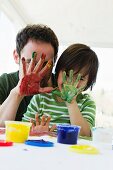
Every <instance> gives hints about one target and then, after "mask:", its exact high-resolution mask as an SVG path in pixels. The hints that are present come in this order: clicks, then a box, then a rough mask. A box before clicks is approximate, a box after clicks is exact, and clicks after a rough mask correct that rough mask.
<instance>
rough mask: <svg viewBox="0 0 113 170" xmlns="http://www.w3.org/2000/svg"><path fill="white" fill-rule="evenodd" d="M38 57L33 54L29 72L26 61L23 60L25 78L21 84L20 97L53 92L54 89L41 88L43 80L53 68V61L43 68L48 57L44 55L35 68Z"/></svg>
mask: <svg viewBox="0 0 113 170" xmlns="http://www.w3.org/2000/svg"><path fill="white" fill-rule="evenodd" d="M36 55H37V54H36V53H35V52H33V54H32V59H31V62H30V64H29V67H28V69H27V70H26V61H25V59H24V58H22V66H23V77H22V79H21V80H20V82H19V87H20V95H33V94H37V93H46V92H51V91H52V90H53V88H52V87H44V88H42V87H40V83H41V80H42V79H43V77H44V76H45V75H46V73H47V72H48V71H49V69H51V67H52V61H51V60H49V61H48V62H47V64H46V65H45V66H44V67H43V64H44V62H45V57H46V55H45V54H42V56H41V58H40V60H39V62H38V63H37V64H36V66H35V63H36ZM42 67H43V68H42Z"/></svg>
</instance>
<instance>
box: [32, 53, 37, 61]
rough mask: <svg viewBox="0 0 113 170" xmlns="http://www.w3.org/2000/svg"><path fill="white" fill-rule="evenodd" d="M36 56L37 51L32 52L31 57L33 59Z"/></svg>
mask: <svg viewBox="0 0 113 170" xmlns="http://www.w3.org/2000/svg"><path fill="white" fill-rule="evenodd" d="M36 56H37V53H36V52H35V51H34V52H33V53H32V58H33V59H34V58H35V57H36Z"/></svg>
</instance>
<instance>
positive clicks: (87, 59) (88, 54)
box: [55, 44, 99, 90]
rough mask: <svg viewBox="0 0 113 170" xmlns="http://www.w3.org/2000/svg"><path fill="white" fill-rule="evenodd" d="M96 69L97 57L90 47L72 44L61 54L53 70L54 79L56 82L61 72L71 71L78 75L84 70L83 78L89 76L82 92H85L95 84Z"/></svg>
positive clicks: (97, 65) (97, 64)
mask: <svg viewBox="0 0 113 170" xmlns="http://www.w3.org/2000/svg"><path fill="white" fill-rule="evenodd" d="M98 67H99V61H98V57H97V55H96V53H95V52H94V51H93V50H92V49H91V48H90V47H88V46H86V45H84V44H73V45H71V46H69V47H68V48H67V49H66V50H65V51H64V52H63V53H62V54H61V56H60V58H59V60H58V62H57V65H56V68H55V78H56V80H57V79H58V75H59V72H60V71H61V70H65V71H66V73H68V72H69V70H71V69H73V70H76V73H78V72H79V71H80V70H81V69H83V68H85V73H84V76H86V75H89V77H88V82H87V86H86V88H85V89H84V90H87V89H88V88H89V87H90V88H91V90H92V87H93V85H94V83H95V82H96V77H97V72H98Z"/></svg>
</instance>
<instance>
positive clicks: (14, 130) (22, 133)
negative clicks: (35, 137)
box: [5, 121, 32, 143]
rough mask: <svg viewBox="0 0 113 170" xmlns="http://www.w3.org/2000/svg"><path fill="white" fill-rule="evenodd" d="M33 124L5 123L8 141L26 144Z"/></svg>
mask: <svg viewBox="0 0 113 170" xmlns="http://www.w3.org/2000/svg"><path fill="white" fill-rule="evenodd" d="M31 125H32V124H31V123H28V122H21V121H5V127H6V132H5V134H6V141H10V142H15V143H24V142H25V141H26V140H27V139H28V136H29V132H30V127H31Z"/></svg>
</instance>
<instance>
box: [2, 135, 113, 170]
mask: <svg viewBox="0 0 113 170" xmlns="http://www.w3.org/2000/svg"><path fill="white" fill-rule="evenodd" d="M3 138H4V135H0V139H3ZM33 139H34V138H33ZM35 139H44V140H49V141H52V142H54V147H50V148H47V147H46V148H44V147H34V146H28V145H25V144H14V146H11V147H0V170H71V169H73V170H113V150H112V149H111V144H104V143H100V144H99V143H98V144H97V143H93V142H91V141H86V140H79V141H78V144H90V145H93V146H95V147H96V148H98V149H99V150H100V154H98V155H88V154H78V153H75V152H71V151H70V150H69V145H64V144H59V143H57V141H56V138H52V137H48V136H43V137H40V138H38V137H35Z"/></svg>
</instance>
